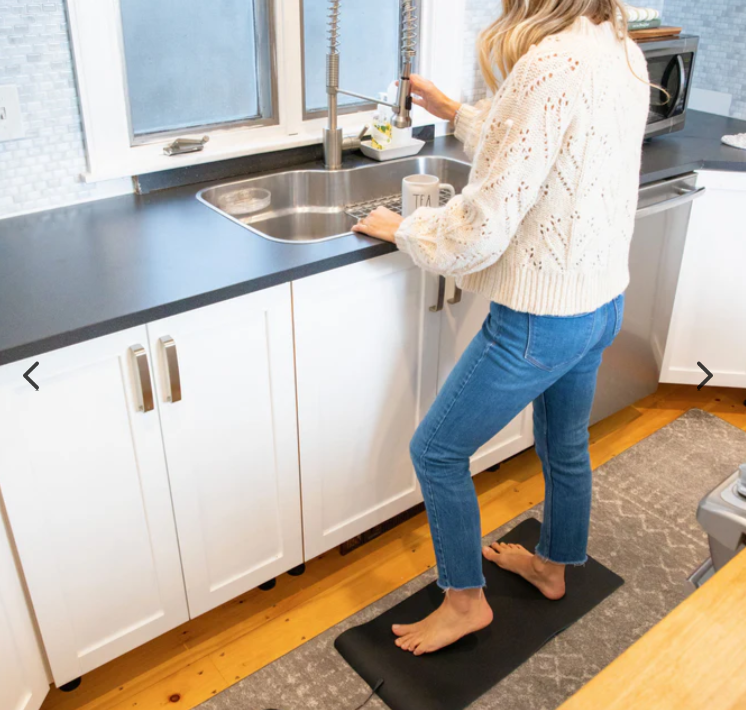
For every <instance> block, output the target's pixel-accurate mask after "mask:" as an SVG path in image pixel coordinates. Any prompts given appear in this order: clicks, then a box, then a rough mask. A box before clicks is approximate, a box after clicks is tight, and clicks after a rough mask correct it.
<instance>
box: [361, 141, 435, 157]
mask: <svg viewBox="0 0 746 710" xmlns="http://www.w3.org/2000/svg"><path fill="white" fill-rule="evenodd" d="M424 145H425V141H421V140H417V138H412V139H411V140H410V141H408V142H407V143H405V144H404V145H398V146H396V147H395V148H386V149H385V150H378V149H377V148H374V147H373V145H372V144H371V142H370V141H363V142H362V143H361V144H360V150H362V151H363V154H364V155H367V156H368V157H369V158H373V160H380V161H385V160H396V159H397V158H408V157H409V156H411V155H417V153H419V152H420V151H421V150H422V148H423V146H424Z"/></svg>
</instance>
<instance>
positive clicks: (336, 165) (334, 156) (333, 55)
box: [324, 0, 417, 170]
mask: <svg viewBox="0 0 746 710" xmlns="http://www.w3.org/2000/svg"><path fill="white" fill-rule="evenodd" d="M340 2H341V0H329V50H328V53H327V55H326V94H327V105H328V108H329V125H328V127H327V128H325V129H324V164H325V165H326V168H327V170H339V169H340V168H341V167H342V152H343V151H344V150H349V149H353V148H358V147H360V141H361V140H362V138H363V136H364V135H365V131H366V130H367V126H366V127H365V128H364V129H363V130H362V132H361V133H360V135H359V136H357V137H356V138H345V137H344V135H343V133H342V129H341V128H340V127H339V126H338V125H337V119H338V111H337V101H338V97H339V94H344V95H345V96H352V97H354V98H356V99H363V100H364V101H370V102H371V103H377V104H383V105H384V106H388V107H389V108H391V109H393V113H394V119H393V121H392V123H393V125H394V126H395V127H396V128H409V127H410V126H411V125H412V116H411V112H412V85H411V81H410V76H411V74H412V63H413V61H414V57H415V55H416V53H417V13H416V7H415V0H401V13H400V14H401V61H400V72H399V91H398V94H397V97H396V102H395V103H388V102H387V101H381V100H380V99H374V98H372V97H370V96H365V95H363V94H358V93H355V92H353V91H345V90H344V89H340V88H339V12H340V10H339V5H340Z"/></svg>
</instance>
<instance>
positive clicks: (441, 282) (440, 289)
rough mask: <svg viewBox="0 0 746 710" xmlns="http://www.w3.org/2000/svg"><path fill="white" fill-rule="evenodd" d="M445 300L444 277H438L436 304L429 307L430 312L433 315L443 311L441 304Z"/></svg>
mask: <svg viewBox="0 0 746 710" xmlns="http://www.w3.org/2000/svg"><path fill="white" fill-rule="evenodd" d="M445 298H446V277H445V276H438V302H437V303H436V304H435V305H434V306H430V310H431V311H432V312H433V313H438V311H442V310H443V303H444V302H445Z"/></svg>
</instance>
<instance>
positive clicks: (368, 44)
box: [303, 0, 400, 116]
mask: <svg viewBox="0 0 746 710" xmlns="http://www.w3.org/2000/svg"><path fill="white" fill-rule="evenodd" d="M340 20H341V21H340V39H341V42H340V47H339V51H340V54H341V59H340V77H339V83H340V87H341V88H343V89H348V90H349V91H354V92H355V93H358V94H365V95H367V96H373V97H374V98H376V97H378V94H379V93H380V92H381V91H386V89H388V86H389V84H390V83H391V82H392V81H394V80H395V79H397V78H398V71H399V30H400V25H399V0H382V1H381V2H376V3H373V2H359V3H355V4H352V3H343V6H342V12H341V16H340ZM327 22H328V10H327V3H326V2H324V1H323V0H303V73H304V77H303V80H304V83H303V87H304V99H305V101H304V113H305V115H306V116H310V115H313V114H314V113H315V114H316V115H319V112H326V53H327V48H328V40H327ZM339 105H340V107H342V106H347V107H353V110H360V107H361V106H365V105H368V106H369V105H370V104H364V103H363V102H361V101H360V100H359V99H355V98H352V97H351V96H344V95H340V97H339ZM348 110H349V109H348Z"/></svg>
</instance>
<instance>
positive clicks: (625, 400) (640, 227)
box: [591, 173, 704, 424]
mask: <svg viewBox="0 0 746 710" xmlns="http://www.w3.org/2000/svg"><path fill="white" fill-rule="evenodd" d="M703 192H704V189H702V190H698V189H697V175H696V173H688V174H686V175H682V176H681V177H677V178H673V179H670V180H661V181H660V182H655V183H651V184H650V185H646V186H644V187H642V188H641V189H640V196H639V203H638V209H637V220H636V224H635V232H634V236H633V237H632V244H631V246H630V255H629V270H630V283H629V287H628V288H627V291H626V297H625V313H624V323H623V325H622V330H621V331H620V333H619V335H618V336H617V339H616V340H615V341H614V343H613V345H612V346H611V347H610V348H608V349H607V350H606V352H605V353H604V359H603V363H602V365H601V369H600V370H599V373H598V385H597V388H596V398H595V400H594V403H593V410H592V412H591V423H592V424H593V423H595V422H597V421H599V420H600V419H603V418H604V417H608V416H609V415H611V414H614V413H615V412H618V411H619V410H620V409H623V408H624V407H627V406H629V405H630V404H633V403H634V402H636V401H637V400H639V399H642V398H643V397H646V396H647V395H649V394H652V393H653V392H655V390H656V389H657V388H658V382H659V378H660V367H661V362H662V359H663V353H664V351H665V347H666V340H667V339H668V329H669V325H670V322H671V315H672V313H673V304H674V299H675V297H676V287H677V285H678V282H679V272H680V270H681V261H682V258H683V255H684V244H685V241H686V235H687V231H688V227H689V217H690V215H691V203H692V201H693V200H694V199H696V198H697V197H699V196H700V195H701V194H702V193H703Z"/></svg>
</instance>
